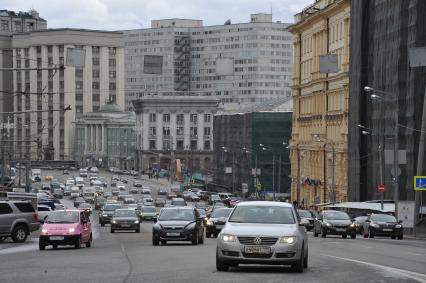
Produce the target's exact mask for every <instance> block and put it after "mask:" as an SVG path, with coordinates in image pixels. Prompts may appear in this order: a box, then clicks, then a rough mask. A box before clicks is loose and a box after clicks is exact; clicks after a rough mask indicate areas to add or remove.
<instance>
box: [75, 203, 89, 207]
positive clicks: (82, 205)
mask: <svg viewBox="0 0 426 283" xmlns="http://www.w3.org/2000/svg"><path fill="white" fill-rule="evenodd" d="M91 207H92V206H91V205H90V204H88V203H82V204H80V205H79V206H78V208H91Z"/></svg>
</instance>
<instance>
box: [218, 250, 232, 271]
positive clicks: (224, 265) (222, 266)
mask: <svg viewBox="0 0 426 283" xmlns="http://www.w3.org/2000/svg"><path fill="white" fill-rule="evenodd" d="M218 253H219V251H216V270H217V271H228V269H229V264H228V263H226V262H224V261H222V260H220V259H219V256H218Z"/></svg>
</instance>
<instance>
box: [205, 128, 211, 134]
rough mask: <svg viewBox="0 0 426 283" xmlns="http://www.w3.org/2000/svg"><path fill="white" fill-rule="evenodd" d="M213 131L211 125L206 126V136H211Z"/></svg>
mask: <svg viewBox="0 0 426 283" xmlns="http://www.w3.org/2000/svg"><path fill="white" fill-rule="evenodd" d="M210 133H211V128H210V127H205V128H204V135H205V136H210Z"/></svg>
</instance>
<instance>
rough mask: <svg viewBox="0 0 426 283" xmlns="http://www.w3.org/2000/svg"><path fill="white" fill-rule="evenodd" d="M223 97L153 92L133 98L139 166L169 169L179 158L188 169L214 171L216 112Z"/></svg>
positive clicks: (146, 169)
mask: <svg viewBox="0 0 426 283" xmlns="http://www.w3.org/2000/svg"><path fill="white" fill-rule="evenodd" d="M218 103H219V101H218V100H217V99H215V98H211V97H200V96H180V97H176V96H151V97H148V96H147V97H143V98H140V99H138V100H134V101H133V105H134V108H135V113H136V130H135V133H136V152H137V156H136V160H137V162H136V168H137V169H138V170H140V171H142V170H144V171H148V169H149V168H152V167H153V164H156V165H158V166H160V167H161V168H162V169H166V170H169V169H170V167H171V164H173V160H177V159H179V160H180V161H181V164H182V165H184V167H185V170H189V171H191V172H195V171H202V172H207V173H208V172H210V171H211V161H212V150H213V115H214V114H215V113H216V111H217V106H218Z"/></svg>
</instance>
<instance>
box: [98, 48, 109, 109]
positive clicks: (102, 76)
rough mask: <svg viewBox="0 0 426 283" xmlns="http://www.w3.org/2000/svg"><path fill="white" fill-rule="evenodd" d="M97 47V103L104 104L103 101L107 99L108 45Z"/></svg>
mask: <svg viewBox="0 0 426 283" xmlns="http://www.w3.org/2000/svg"><path fill="white" fill-rule="evenodd" d="M99 49H100V50H99V89H100V98H99V104H100V105H105V102H106V101H109V66H108V64H109V63H108V62H109V55H108V47H100V48H99Z"/></svg>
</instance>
